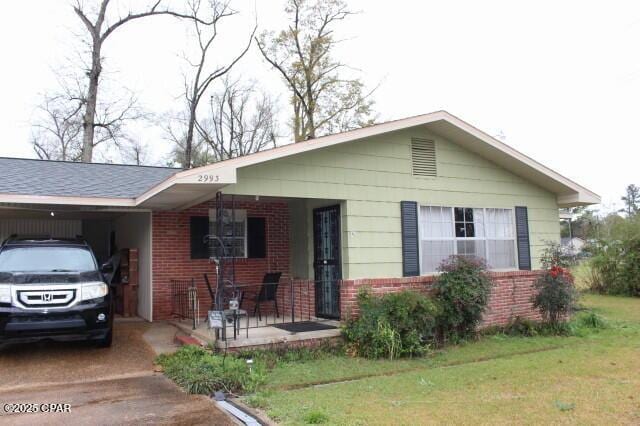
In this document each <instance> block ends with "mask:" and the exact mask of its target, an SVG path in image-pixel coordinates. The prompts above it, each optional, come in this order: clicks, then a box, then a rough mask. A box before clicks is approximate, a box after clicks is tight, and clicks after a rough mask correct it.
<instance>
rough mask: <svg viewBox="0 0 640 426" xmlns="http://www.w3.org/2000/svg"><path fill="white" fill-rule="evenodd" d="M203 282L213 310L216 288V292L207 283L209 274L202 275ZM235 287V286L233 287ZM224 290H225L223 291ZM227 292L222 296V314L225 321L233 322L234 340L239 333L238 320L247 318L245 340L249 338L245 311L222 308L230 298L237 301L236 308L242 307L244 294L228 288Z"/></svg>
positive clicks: (208, 282)
mask: <svg viewBox="0 0 640 426" xmlns="http://www.w3.org/2000/svg"><path fill="white" fill-rule="evenodd" d="M204 282H205V283H206V284H207V290H209V295H210V296H211V309H212V310H215V308H216V297H217V296H216V295H217V293H218V292H217V287H216V291H214V290H213V287H211V282H210V281H209V274H207V273H205V274H204ZM234 287H235V286H234ZM225 290H226V289H225ZM229 290H230V291H229V292H226V291H225V292H224V293H223V294H222V309H223V312H224V315H225V317H226V318H227V321H229V322H231V321H233V338H234V339H235V338H236V334H239V333H240V318H242V317H246V318H247V327H246V329H247V338H248V337H249V315H248V312H247V311H246V310H245V309H236V310H232V309H225V308H224V306H225V305H226V304H228V303H229V300H231V299H232V298H237V299H238V307H241V306H242V299H243V298H244V292H243V291H241V290H237V289H236V288H230V289H229Z"/></svg>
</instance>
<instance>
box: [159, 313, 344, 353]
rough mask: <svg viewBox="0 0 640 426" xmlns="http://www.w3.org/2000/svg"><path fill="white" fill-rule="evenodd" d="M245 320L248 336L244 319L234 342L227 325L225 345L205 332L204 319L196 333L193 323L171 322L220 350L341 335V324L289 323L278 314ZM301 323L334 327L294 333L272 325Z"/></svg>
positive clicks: (245, 318)
mask: <svg viewBox="0 0 640 426" xmlns="http://www.w3.org/2000/svg"><path fill="white" fill-rule="evenodd" d="M248 321H249V329H248V334H247V317H243V318H240V331H239V333H238V335H237V336H236V338H235V339H234V338H233V326H232V325H231V324H228V325H227V329H226V334H227V340H226V345H225V342H224V341H223V340H216V338H215V334H214V332H213V330H209V329H208V327H207V321H206V319H204V318H203V319H201V320H200V321H199V324H198V325H197V327H196V329H195V330H193V323H192V321H191V320H171V321H170V323H171V324H173V325H174V326H176V327H177V328H178V329H180V330H181V331H182V332H184V333H186V334H189V335H191V336H193V337H195V338H197V339H199V340H201V341H203V342H206V343H208V344H211V345H214V346H215V347H217V348H221V349H224V348H228V349H232V348H233V349H235V348H237V349H240V348H244V347H256V346H271V345H278V344H284V343H292V342H301V341H305V340H317V339H330V338H335V337H339V336H340V321H335V320H327V319H318V318H313V317H312V318H308V317H305V318H295V321H292V318H291V315H288V316H286V315H284V316H283V315H281V316H280V317H279V318H276V316H275V315H263V316H262V321H259V320H258V318H257V317H249V318H248ZM303 321H312V322H318V323H321V324H326V325H331V326H334V327H336V328H332V329H328V330H317V331H306V332H298V333H295V332H290V331H286V330H282V329H280V328H277V327H274V326H273V325H274V324H283V323H284V324H286V323H292V322H296V323H297V322H303Z"/></svg>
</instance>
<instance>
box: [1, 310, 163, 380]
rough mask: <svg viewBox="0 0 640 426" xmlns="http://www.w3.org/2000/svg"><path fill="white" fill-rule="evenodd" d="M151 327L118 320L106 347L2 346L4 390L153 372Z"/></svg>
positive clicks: (39, 344)
mask: <svg viewBox="0 0 640 426" xmlns="http://www.w3.org/2000/svg"><path fill="white" fill-rule="evenodd" d="M148 328H149V324H147V323H144V322H124V323H116V324H115V325H114V335H113V338H114V339H113V345H112V347H111V348H106V349H101V348H97V347H95V346H93V345H91V344H88V343H86V342H69V343H56V342H42V343H37V344H28V345H27V344H25V345H12V346H7V347H4V348H2V349H0V377H2V383H0V390H2V389H6V388H15V387H18V386H19V387H23V386H24V387H30V386H34V385H36V384H38V383H67V382H78V381H94V380H100V379H105V378H109V377H117V376H126V375H136V374H144V373H148V374H151V372H152V366H153V359H154V357H155V355H154V352H153V351H152V350H151V348H150V347H149V345H148V344H147V343H146V342H145V341H144V339H143V338H142V335H143V334H144V332H145V331H146V330H147V329H148Z"/></svg>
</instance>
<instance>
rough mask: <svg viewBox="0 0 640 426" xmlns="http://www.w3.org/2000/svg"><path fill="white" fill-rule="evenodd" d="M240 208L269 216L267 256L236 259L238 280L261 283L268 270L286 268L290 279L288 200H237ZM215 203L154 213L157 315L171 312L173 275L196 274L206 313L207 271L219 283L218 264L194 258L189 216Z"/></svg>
mask: <svg viewBox="0 0 640 426" xmlns="http://www.w3.org/2000/svg"><path fill="white" fill-rule="evenodd" d="M235 204H236V205H235V207H236V209H244V210H247V216H248V217H264V218H265V219H266V228H267V229H266V233H267V257H266V258H264V259H236V268H235V271H236V281H238V282H240V283H248V284H253V283H260V282H262V278H263V276H264V274H265V273H266V272H272V271H282V273H283V275H282V281H281V283H282V282H286V281H288V279H289V207H288V205H287V203H286V202H258V201H255V202H254V201H250V202H248V201H237V202H236V203H235ZM209 208H214V203H213V202H209V203H204V204H200V205H198V206H195V207H191V208H189V209H187V210H184V211H179V212H154V213H153V217H152V220H153V226H152V229H153V239H152V241H153V243H152V244H153V260H152V262H153V318H154V319H156V320H160V319H167V318H169V317H170V314H171V299H172V298H171V289H170V286H169V282H170V280H171V279H191V278H194V279H195V281H196V283H197V286H198V296H199V299H200V302H201V303H200V313H201V315H202V316H206V312H207V310H208V308H209V305H210V303H211V299H210V297H209V293H208V291H207V289H206V286H205V283H204V278H203V274H204V273H205V272H206V273H209V274H211V277H212V279H213V281H212V285H215V268H214V265H212V264H210V263H209V261H208V260H207V259H191V243H190V230H189V218H190V217H191V216H208V214H209Z"/></svg>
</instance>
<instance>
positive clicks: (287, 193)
mask: <svg viewBox="0 0 640 426" xmlns="http://www.w3.org/2000/svg"><path fill="white" fill-rule="evenodd" d="M412 137H424V138H431V139H433V140H435V141H436V160H437V168H438V176H437V177H435V178H434V177H414V176H412V174H411V153H410V141H411V138H412ZM225 192H226V193H235V194H244V195H262V196H278V197H291V198H304V199H307V200H306V201H305V203H304V205H297V206H296V207H295V208H296V209H297V210H296V212H297V214H301V212H302V211H303V210H306V213H305V214H306V216H307V226H306V229H305V230H304V232H305V233H306V235H307V252H306V253H304V255H306V256H307V259H308V262H307V265H308V266H307V271H306V272H307V273H310V270H309V269H308V267H309V265H310V262H311V261H312V259H311V258H312V256H313V252H312V250H311V248H312V246H311V244H312V232H313V231H312V227H311V222H310V221H311V209H312V208H314V207H319V206H320V205H327V201H325V200H329V199H334V200H344V201H342V203H341V207H342V217H343V220H342V246H343V276H344V277H345V278H364V277H399V276H401V275H402V264H401V262H402V259H401V251H400V247H401V242H400V205H399V202H400V201H402V200H410V201H417V202H418V203H420V204H423V205H443V206H464V207H498V208H513V207H514V206H516V205H518V206H527V207H528V209H529V228H530V239H531V249H532V255H533V259H532V261H533V267H534V268H537V267H539V255H540V250H541V248H542V247H543V246H544V241H548V240H552V241H558V240H559V232H560V231H559V229H560V228H559V222H558V205H557V202H556V196H555V194H552V193H550V192H548V191H546V190H544V189H542V188H540V187H538V186H536V185H534V184H532V183H530V182H528V181H526V180H525V179H523V178H521V177H519V176H517V175H515V174H513V173H511V172H509V171H507V170H505V169H503V168H501V167H499V166H497V165H495V164H494V163H492V162H490V161H487V160H485V159H484V158H481V157H479V156H478V155H476V154H474V153H471V152H469V151H466V150H464V149H463V148H461V147H460V146H458V145H456V144H454V143H452V142H450V141H448V140H446V139H443V138H441V137H438V136H436V135H433V134H431V133H429V132H428V131H426V130H425V129H423V128H414V129H408V130H402V131H398V132H394V133H390V134H387V135H383V136H377V137H372V138H367V139H363V140H360V141H355V142H350V143H345V144H341V145H337V146H333V147H327V148H323V149H321V150H317V151H312V152H308V153H303V154H297V155H294V156H290V157H287V158H282V159H278V160H272V161H270V162H266V163H262V164H258V165H254V166H249V167H245V168H242V169H240V170H238V183H237V184H235V185H232V186H230V187H227V188H225ZM293 229H297V232H303V231H301V229H302V225H299V224H296V227H295V228H293ZM292 238H295V237H294V236H292ZM296 244H297V243H294V245H292V247H296V248H297V247H299V245H296ZM294 267H295V268H298V270H299V271H300V272H305V271H304V267H302V266H301V265H300V264H299V263H297V261H294Z"/></svg>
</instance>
